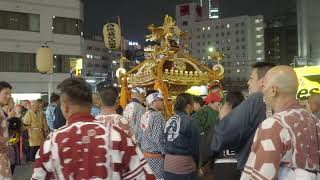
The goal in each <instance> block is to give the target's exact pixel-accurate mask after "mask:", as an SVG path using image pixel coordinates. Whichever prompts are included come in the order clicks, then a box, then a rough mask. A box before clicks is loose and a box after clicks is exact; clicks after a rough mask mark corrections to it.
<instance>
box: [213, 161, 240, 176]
mask: <svg viewBox="0 0 320 180" xmlns="http://www.w3.org/2000/svg"><path fill="white" fill-rule="evenodd" d="M240 177H241V171H240V170H238V169H237V163H216V164H215V165H214V168H213V179H214V180H220V179H227V180H239V179H240Z"/></svg>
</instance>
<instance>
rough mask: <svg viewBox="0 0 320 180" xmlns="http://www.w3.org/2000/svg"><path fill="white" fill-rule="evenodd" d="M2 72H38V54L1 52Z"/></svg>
mask: <svg viewBox="0 0 320 180" xmlns="http://www.w3.org/2000/svg"><path fill="white" fill-rule="evenodd" d="M0 72H37V69H36V54H35V53H19V52H0Z"/></svg>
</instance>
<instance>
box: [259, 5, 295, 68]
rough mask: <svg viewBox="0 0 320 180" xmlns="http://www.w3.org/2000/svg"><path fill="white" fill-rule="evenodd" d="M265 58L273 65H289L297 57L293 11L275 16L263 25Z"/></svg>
mask: <svg viewBox="0 0 320 180" xmlns="http://www.w3.org/2000/svg"><path fill="white" fill-rule="evenodd" d="M264 31H265V36H264V39H265V57H266V61H268V62H273V63H275V64H282V65H290V64H292V63H293V62H294V59H295V57H296V56H297V55H298V32H297V16H296V12H295V11H291V12H287V13H285V14H284V15H283V16H276V17H273V18H270V19H268V20H266V23H265V30H264Z"/></svg>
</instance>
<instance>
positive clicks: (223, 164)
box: [213, 92, 244, 180]
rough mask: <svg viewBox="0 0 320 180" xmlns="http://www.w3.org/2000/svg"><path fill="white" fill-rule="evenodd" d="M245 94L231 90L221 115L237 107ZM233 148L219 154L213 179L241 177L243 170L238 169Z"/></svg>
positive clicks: (235, 179) (230, 179) (220, 112)
mask: <svg viewBox="0 0 320 180" xmlns="http://www.w3.org/2000/svg"><path fill="white" fill-rule="evenodd" d="M243 100H244V96H243V94H242V93H241V92H229V93H228V94H227V95H226V98H225V104H224V105H223V106H222V107H221V109H220V111H219V116H220V117H224V116H226V115H227V114H228V113H230V112H231V111H232V109H234V108H236V107H237V106H238V105H239V104H240V103H241V102H242V101H243ZM235 153H236V152H234V151H233V150H232V149H228V150H225V151H223V152H222V153H221V154H219V155H217V157H216V160H215V165H214V169H213V179H228V180H238V179H240V176H241V172H240V170H238V169H237V160H236V159H235Z"/></svg>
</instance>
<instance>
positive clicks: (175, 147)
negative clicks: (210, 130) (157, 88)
mask: <svg viewBox="0 0 320 180" xmlns="http://www.w3.org/2000/svg"><path fill="white" fill-rule="evenodd" d="M174 110H175V115H174V116H172V117H171V118H170V119H169V121H167V123H166V126H165V136H166V144H165V150H166V153H167V154H166V156H165V163H164V171H165V178H164V179H166V180H179V179H181V180H182V179H183V180H193V179H196V178H197V165H198V162H199V136H200V134H199V130H198V126H197V123H196V121H195V120H194V119H193V118H192V117H191V116H190V113H191V112H192V111H193V97H192V95H190V94H187V93H182V94H180V95H178V96H177V99H176V103H175V106H174Z"/></svg>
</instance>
